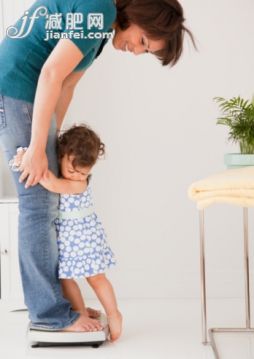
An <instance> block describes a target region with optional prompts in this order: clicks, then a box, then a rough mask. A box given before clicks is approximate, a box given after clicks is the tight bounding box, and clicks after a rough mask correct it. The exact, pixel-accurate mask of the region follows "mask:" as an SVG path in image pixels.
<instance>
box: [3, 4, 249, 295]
mask: <svg viewBox="0 0 254 359" xmlns="http://www.w3.org/2000/svg"><path fill="white" fill-rule="evenodd" d="M182 4H183V6H184V8H185V13H186V18H187V19H188V22H187V25H188V26H189V27H190V29H191V30H192V31H193V33H194V35H195V37H196V40H197V45H198V48H199V51H198V52H195V51H194V50H193V48H192V46H191V43H190V41H187V43H186V45H185V54H184V57H183V58H182V60H181V61H180V62H179V64H177V65H176V67H174V68H172V69H169V68H163V67H161V65H160V64H159V62H158V61H157V60H156V59H155V58H153V57H152V56H149V55H144V56H138V57H135V56H134V55H131V54H125V53H121V52H118V51H115V50H114V49H113V47H112V45H111V44H108V45H107V46H106V48H104V51H103V54H102V55H101V56H100V58H99V59H97V60H96V62H94V64H93V66H92V67H91V68H90V69H89V70H88V71H87V73H86V75H85V76H84V78H83V79H82V80H81V82H80V83H79V85H78V87H77V89H76V93H75V97H74V99H73V102H72V104H71V107H70V109H69V112H68V116H67V119H66V124H65V126H66V127H68V125H69V124H70V123H71V122H87V123H89V124H90V125H91V126H92V127H94V128H95V129H96V130H97V131H98V133H99V134H100V135H101V137H102V139H103V140H104V142H105V143H106V146H107V157H106V160H103V161H100V163H99V164H98V165H97V166H96V168H95V170H94V179H93V183H94V197H95V203H96V206H97V209H98V213H99V214H100V216H101V218H102V220H103V222H104V225H105V227H106V230H107V233H108V238H109V241H110V243H111V245H112V248H113V250H114V251H115V254H116V256H117V259H118V266H117V268H116V269H113V270H111V271H110V272H109V277H110V278H112V281H113V283H114V285H115V287H116V291H117V294H118V296H120V297H158V298H159V297H198V296H199V237H198V216H197V211H196V209H195V204H194V203H192V202H190V201H189V199H188V197H187V188H188V186H189V185H190V184H191V183H192V182H193V181H195V180H196V179H199V178H201V177H205V176H207V175H209V174H211V173H213V172H217V171H220V170H222V169H224V166H223V155H224V153H225V152H227V151H237V150H238V149H237V148H236V147H234V146H232V145H231V144H228V143H227V141H226V138H227V130H226V129H225V128H223V127H222V126H216V117H217V115H218V109H217V105H216V104H215V103H214V102H213V100H212V98H213V97H214V96H224V97H232V96H236V95H242V96H245V97H247V98H250V97H251V96H252V95H253V93H254V91H253V82H254V81H253V80H254V71H253V63H254V47H253V38H254V23H253V13H254V2H253V1H251V0H209V1H208V0H205V1H201V0H184V1H182ZM6 181H7V180H6ZM251 214H252V213H251ZM206 219H207V222H206V223H207V234H208V237H207V240H208V243H207V250H208V251H209V256H208V263H207V269H208V280H209V282H208V293H209V296H213V297H221V296H222V297H238V296H241V295H242V293H243V279H242V253H241V252H240V251H242V243H241V239H242V238H241V236H242V232H241V229H242V228H241V225H242V222H241V210H240V208H237V207H228V206H226V205H225V206H223V205H221V206H219V205H217V206H214V207H212V208H209V209H208V210H207V217H206ZM89 295H91V293H90V292H89Z"/></svg>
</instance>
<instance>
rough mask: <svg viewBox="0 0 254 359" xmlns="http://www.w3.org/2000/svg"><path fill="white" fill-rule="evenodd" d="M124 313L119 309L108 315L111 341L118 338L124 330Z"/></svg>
mask: <svg viewBox="0 0 254 359" xmlns="http://www.w3.org/2000/svg"><path fill="white" fill-rule="evenodd" d="M122 320H123V319H122V314H121V313H120V312H119V311H117V312H115V313H114V314H110V315H109V316H108V325H109V331H110V341H111V342H114V341H115V340H117V339H118V338H119V337H120V335H121V332H122Z"/></svg>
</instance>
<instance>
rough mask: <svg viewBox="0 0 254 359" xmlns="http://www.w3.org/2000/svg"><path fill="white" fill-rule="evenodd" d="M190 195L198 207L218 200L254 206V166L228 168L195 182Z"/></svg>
mask: <svg viewBox="0 0 254 359" xmlns="http://www.w3.org/2000/svg"><path fill="white" fill-rule="evenodd" d="M188 195H189V197H190V198H191V199H192V200H193V201H196V202H197V208H198V209H203V208H205V207H208V206H209V205H211V204H213V203H218V202H219V203H231V204H236V205H238V206H242V207H251V206H254V166H248V167H242V168H236V169H228V170H225V171H222V172H219V173H216V174H214V175H211V176H209V177H207V178H204V179H202V180H200V181H197V182H194V183H193V184H192V185H191V186H190V187H189V189H188Z"/></svg>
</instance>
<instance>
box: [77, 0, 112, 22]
mask: <svg viewBox="0 0 254 359" xmlns="http://www.w3.org/2000/svg"><path fill="white" fill-rule="evenodd" d="M72 1H74V3H75V4H74V5H75V12H78V11H83V13H84V14H87V15H88V14H89V13H91V14H93V13H94V14H103V22H104V26H103V27H104V28H108V27H110V26H111V24H112V23H113V22H114V20H115V18H116V14H117V11H116V4H115V1H114V0H86V1H84V0H72Z"/></svg>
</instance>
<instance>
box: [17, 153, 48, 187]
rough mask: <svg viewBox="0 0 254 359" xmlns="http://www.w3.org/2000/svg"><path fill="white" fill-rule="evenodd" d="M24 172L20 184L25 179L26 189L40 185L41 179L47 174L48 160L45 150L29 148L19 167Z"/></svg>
mask: <svg viewBox="0 0 254 359" xmlns="http://www.w3.org/2000/svg"><path fill="white" fill-rule="evenodd" d="M19 170H20V172H22V174H21V176H20V177H19V182H23V181H24V180H25V179H27V180H26V184H25V188H28V187H30V186H35V185H36V184H38V183H39V181H40V180H41V178H42V177H43V176H44V175H45V174H46V173H47V170H48V159H47V155H46V152H45V151H44V150H41V149H38V148H34V147H31V146H29V147H28V149H27V150H26V152H25V153H24V155H23V157H22V162H21V165H20V167H19Z"/></svg>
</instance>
